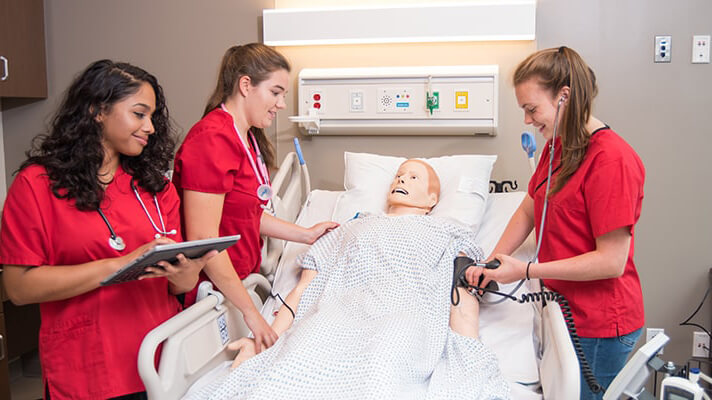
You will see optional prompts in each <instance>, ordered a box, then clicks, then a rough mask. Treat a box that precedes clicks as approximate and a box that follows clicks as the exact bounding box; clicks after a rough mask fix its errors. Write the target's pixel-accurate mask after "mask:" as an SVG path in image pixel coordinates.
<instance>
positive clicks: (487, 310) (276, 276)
mask: <svg viewBox="0 0 712 400" xmlns="http://www.w3.org/2000/svg"><path fill="white" fill-rule="evenodd" d="M298 161H299V160H298V157H297V156H296V155H293V153H290V155H288V156H287V159H286V160H285V162H284V163H283V164H282V167H281V168H280V171H279V173H278V175H276V176H275V180H274V181H275V192H276V193H277V194H278V196H277V197H278V198H277V199H275V213H276V215H277V216H279V217H281V218H285V219H287V220H292V221H295V222H296V223H297V224H299V225H302V226H311V225H313V224H314V223H316V222H319V221H324V220H329V219H331V216H332V214H333V212H334V208H335V206H336V204H337V203H338V200H339V199H340V196H342V193H343V192H339V191H324V190H314V191H309V190H308V188H305V187H304V186H308V184H309V182H308V171H306V168H305V167H304V165H303V162H302V164H300V163H299V162H298ZM305 174H306V175H307V177H305V176H304V175H305ZM280 176H284V178H281V177H280ZM277 178H279V180H278V179H277ZM285 193H290V194H289V195H285ZM524 195H525V193H524V192H511V193H492V194H490V195H489V197H488V200H487V205H486V208H485V212H484V218H483V220H482V224H481V226H480V228H479V231H478V233H477V239H478V243H479V244H480V245H481V246H482V248H483V250H484V253H485V254H489V252H490V251H491V250H492V249H493V248H494V245H495V244H496V241H497V240H498V238H499V236H500V235H501V233H502V232H503V231H504V228H505V226H506V224H507V222H508V220H509V217H510V216H511V215H512V213H513V212H514V211H515V210H516V208H517V207H518V205H519V203H520V202H521V200H522V198H523V196H524ZM285 197H289V198H290V201H291V202H292V203H290V204H288V203H289V202H286V201H283V200H284V198H285ZM304 197H306V199H305V200H304V201H302V199H303V198H304ZM295 204H296V205H295ZM295 209H296V211H295ZM269 246H271V248H270V249H269V251H268V257H271V258H270V261H269V262H268V264H267V265H266V266H265V264H264V263H263V268H262V272H263V273H264V274H265V275H267V277H269V278H266V277H265V276H263V275H257V274H252V275H250V276H249V277H247V278H246V279H245V280H244V281H243V282H244V284H245V286H246V287H247V288H248V291H249V292H250V295H251V297H252V298H253V301H254V302H255V304H256V305H257V306H258V309H260V308H261V312H262V315H263V316H264V317H265V319H266V320H267V321H268V322H271V321H272V319H273V318H274V313H275V311H276V310H277V309H279V307H280V306H281V301H280V300H278V299H277V298H276V295H277V294H279V295H281V297H282V298H284V297H286V295H287V294H288V293H289V291H290V290H291V289H292V288H293V287H294V286H295V285H296V283H297V280H298V272H299V267H298V263H297V262H296V260H297V258H298V257H299V256H300V255H301V254H303V253H304V252H305V251H306V250H307V249H308V246H307V245H304V244H299V243H291V242H290V243H287V244H286V245H285V244H284V243H283V242H281V241H280V242H276V241H275V242H272V243H268V244H267V245H266V246H265V247H269ZM534 248H535V244H534V240H533V237H530V238H528V239H527V241H526V242H525V243H524V244H523V245H522V247H521V248H520V249H519V250H517V252H515V254H514V255H515V256H516V257H519V258H521V259H523V260H524V259H528V258H529V257H531V255H532V254H533V252H534ZM277 260H278V261H277ZM275 265H277V266H276V268H275ZM501 287H502V289H503V291H509V290H512V289H513V288H514V287H515V284H510V285H501ZM538 290H540V288H539V287H538V285H537V283H536V282H535V281H530V282H527V284H526V285H524V286H522V287H521V288H520V289H519V291H518V292H517V293H515V295H516V296H517V297H520V295H521V293H523V292H530V291H532V292H534V291H538ZM201 292H203V293H202V294H201V295H202V296H204V298H203V299H202V300H199V301H198V302H196V304H194V305H193V306H191V307H189V308H188V309H186V310H184V311H183V312H181V313H180V314H178V315H176V316H175V317H173V318H171V319H170V320H168V321H166V322H165V323H164V324H162V325H161V326H159V327H157V328H156V329H154V330H153V331H151V332H150V333H149V334H148V335H147V336H146V338H145V339H144V341H143V344H142V346H141V349H140V352H139V361H138V362H139V374H140V375H141V378H142V380H143V382H144V384H145V386H146V390H147V393H148V396H149V398H151V399H177V398H180V397H182V396H183V395H184V394H185V393H186V392H187V391H188V390H189V389H190V388H191V386H192V385H194V383H195V382H196V381H199V383H198V384H200V383H204V382H209V381H210V380H211V379H213V377H214V376H218V375H220V374H222V373H224V372H223V371H224V370H225V369H226V368H228V366H229V361H231V360H232V359H233V358H234V356H235V354H234V352H231V351H230V350H228V349H227V348H226V346H227V344H228V343H230V342H232V341H234V340H237V339H238V338H240V337H243V336H246V335H247V334H248V333H249V330H248V329H247V327H246V326H245V324H244V322H243V319H242V315H241V313H240V312H239V311H238V310H237V309H236V308H235V307H234V306H232V305H231V304H230V303H229V302H228V301H226V300H225V299H224V298H223V296H222V295H221V294H220V293H218V292H213V291H210V290H209V288H207V287H204V288H202V290H201ZM258 292H261V293H262V294H263V295H262V296H260V295H258V294H257V293H258ZM265 293H268V294H271V295H268V296H264V294H265ZM489 296H492V295H489V294H488V295H485V300H487V301H495V300H497V299H498V298H494V297H489ZM263 300H264V303H263ZM480 318H481V319H480V336H481V340H482V341H483V342H484V343H485V344H486V345H487V346H489V347H490V348H491V349H492V350H493V351H494V352H495V354H496V355H497V358H498V360H499V363H500V368H501V370H502V373H503V375H504V376H505V377H506V378H507V380H508V381H509V382H510V385H511V387H512V398H514V399H525V400H526V399H542V398H544V399H547V400H556V399H575V398H578V397H579V365H578V360H577V358H576V355H575V352H574V349H573V346H572V343H571V339H570V336H569V333H568V331H567V328H566V324H565V321H564V317H563V314H562V312H561V309H560V308H559V306H558V304H556V303H554V302H548V303H547V304H546V306H544V307H542V305H541V303H527V304H518V303H516V302H513V301H506V302H502V303H500V304H495V305H483V306H482V307H481V316H480ZM157 352H160V361H159V362H158V366H156V360H157V357H156V353H157Z"/></svg>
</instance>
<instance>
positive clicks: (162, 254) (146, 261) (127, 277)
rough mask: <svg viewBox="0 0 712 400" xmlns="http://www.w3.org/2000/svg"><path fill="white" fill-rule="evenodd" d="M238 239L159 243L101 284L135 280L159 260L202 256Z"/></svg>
mask: <svg viewBox="0 0 712 400" xmlns="http://www.w3.org/2000/svg"><path fill="white" fill-rule="evenodd" d="M238 240H240V235H234V236H223V237H219V238H211V239H202V240H190V241H187V242H181V243H171V244H159V245H157V246H156V247H154V248H152V249H151V250H149V251H147V252H146V253H144V254H143V255H142V256H140V257H139V258H137V259H135V260H134V261H133V262H131V263H129V264H127V265H125V266H123V267H121V269H119V270H118V271H116V272H114V273H113V274H111V275H110V276H109V277H107V278H106V279H104V280H103V281H102V282H101V285H102V286H107V285H113V284H115V283H122V282H128V281H133V280H136V279H138V277H139V276H141V275H144V274H146V267H149V266H152V265H156V263H157V262H159V261H168V262H169V263H171V264H173V263H175V262H176V261H177V258H176V256H177V255H178V254H181V253H182V254H183V255H185V256H186V257H188V258H200V257H202V256H203V255H205V253H207V252H209V251H210V250H217V251H223V250H225V249H226V248H228V247H230V246H232V245H233V244H235V243H237V241H238Z"/></svg>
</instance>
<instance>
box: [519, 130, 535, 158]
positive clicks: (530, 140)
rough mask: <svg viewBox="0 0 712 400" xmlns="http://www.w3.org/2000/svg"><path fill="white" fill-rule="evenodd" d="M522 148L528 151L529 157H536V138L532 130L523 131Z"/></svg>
mask: <svg viewBox="0 0 712 400" xmlns="http://www.w3.org/2000/svg"><path fill="white" fill-rule="evenodd" d="M522 149H523V150H524V151H525V152H526V153H527V157H529V158H532V157H534V152H535V151H536V140H535V139H534V135H533V134H532V133H531V132H524V133H522Z"/></svg>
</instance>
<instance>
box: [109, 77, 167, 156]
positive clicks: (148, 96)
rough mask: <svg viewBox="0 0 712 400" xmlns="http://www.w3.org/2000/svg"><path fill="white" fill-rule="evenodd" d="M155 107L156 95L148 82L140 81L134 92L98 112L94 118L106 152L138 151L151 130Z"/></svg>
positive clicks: (133, 153)
mask: <svg viewBox="0 0 712 400" xmlns="http://www.w3.org/2000/svg"><path fill="white" fill-rule="evenodd" d="M155 109H156V95H155V94H154V92H153V88H152V87H151V85H149V84H148V83H146V82H144V83H143V84H142V85H141V86H140V87H139V89H138V91H137V92H136V93H134V94H132V95H129V96H127V97H126V98H124V99H123V100H121V101H118V102H116V103H114V105H113V106H111V108H109V109H108V110H104V111H102V112H100V113H99V115H98V116H97V117H96V120H97V122H99V123H100V124H101V126H102V144H103V146H104V150H105V152H106V156H107V157H112V156H115V155H117V154H123V155H126V156H138V155H139V154H141V152H142V151H143V148H144V147H145V146H146V145H147V144H148V137H149V136H150V135H152V134H153V132H154V128H153V123H152V122H151V116H152V115H153V112H154V111H155Z"/></svg>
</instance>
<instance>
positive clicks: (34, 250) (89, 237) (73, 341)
mask: <svg viewBox="0 0 712 400" xmlns="http://www.w3.org/2000/svg"><path fill="white" fill-rule="evenodd" d="M130 179H131V176H130V175H128V174H127V173H126V172H124V171H123V169H122V168H121V167H119V169H118V170H117V171H116V174H115V176H114V180H113V181H112V182H111V183H110V184H109V185H108V186H107V187H106V197H105V199H104V201H103V202H102V203H101V208H102V211H103V212H104V214H105V215H106V218H107V219H108V220H109V222H110V223H111V225H112V227H113V228H114V230H115V231H116V233H117V235H118V236H120V237H122V238H123V239H124V242H125V243H126V249H125V250H123V251H117V250H114V249H113V248H111V247H109V243H108V239H109V237H110V235H109V229H108V228H107V226H106V224H105V223H104V221H103V220H102V218H101V216H100V215H99V213H98V212H97V211H79V210H77V208H76V207H75V206H74V204H75V202H74V200H66V199H58V198H57V197H55V196H54V195H53V193H52V190H51V188H50V182H49V179H48V177H47V175H46V172H45V169H44V167H41V166H37V165H33V166H29V167H27V168H25V169H23V170H22V171H20V173H19V174H18V175H17V177H16V178H15V180H14V182H13V183H12V186H11V187H10V190H9V192H8V195H7V200H6V202H5V208H4V211H3V217H2V229H0V263H2V264H8V265H27V266H40V265H49V266H61V265H76V264H82V263H86V262H90V261H94V260H99V259H104V258H110V257H119V256H122V255H126V254H128V253H130V252H131V251H132V250H134V249H136V248H137V247H139V246H140V245H143V244H144V243H147V242H150V241H151V240H153V239H154V235H155V234H156V232H155V230H154V228H153V226H152V225H151V223H150V222H149V220H148V217H147V216H146V214H145V212H144V210H143V209H142V208H141V205H140V203H139V202H138V200H137V199H136V197H135V195H134V193H133V191H132V190H131V187H130ZM137 188H138V191H139V193H140V196H141V198H142V199H143V202H144V203H145V205H146V209H147V210H148V212H149V213H150V215H151V217H152V218H153V220H154V221H155V223H156V224H157V225H158V226H159V227H160V226H161V225H160V222H159V219H158V214H157V210H156V206H155V204H154V202H153V197H152V196H151V195H150V194H149V193H147V192H145V191H143V190H142V189H141V188H140V186H137ZM157 199H158V202H159V204H160V207H161V213H162V216H163V220H164V221H165V224H166V230H168V231H170V230H171V229H177V230H179V232H178V234H177V235H171V236H170V237H171V238H172V239H174V240H176V241H181V240H182V239H181V234H180V226H179V224H180V219H179V216H180V210H179V199H178V195H177V193H176V191H175V188H174V187H173V185H170V184H169V185H167V186H166V188H165V189H164V190H163V191H162V192H161V193H158V194H157ZM179 311H180V305H179V303H178V302H177V300H176V298H175V296H173V295H171V293H170V292H169V287H168V281H167V280H166V279H165V278H153V279H144V280H141V281H133V282H127V283H122V284H117V285H111V286H106V287H100V288H98V289H94V290H92V291H90V292H87V293H84V294H81V295H79V296H75V297H72V298H69V299H65V300H59V301H50V302H45V303H41V304H40V314H41V318H42V323H41V327H40V338H39V348H40V362H41V365H42V376H43V379H44V382H45V384H47V385H48V389H49V394H50V397H51V398H52V400H60V399H106V398H110V397H116V396H121V395H126V394H130V393H135V392H141V391H143V390H145V389H144V386H143V383H142V382H141V379H140V377H139V375H138V366H137V365H138V350H139V346H140V344H141V341H142V340H143V338H144V336H145V335H146V334H147V333H148V332H149V331H150V330H151V329H153V328H155V327H156V326H158V325H159V324H161V323H162V322H164V321H165V320H167V319H169V318H170V317H172V316H173V315H175V314H176V313H177V312H179Z"/></svg>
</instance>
